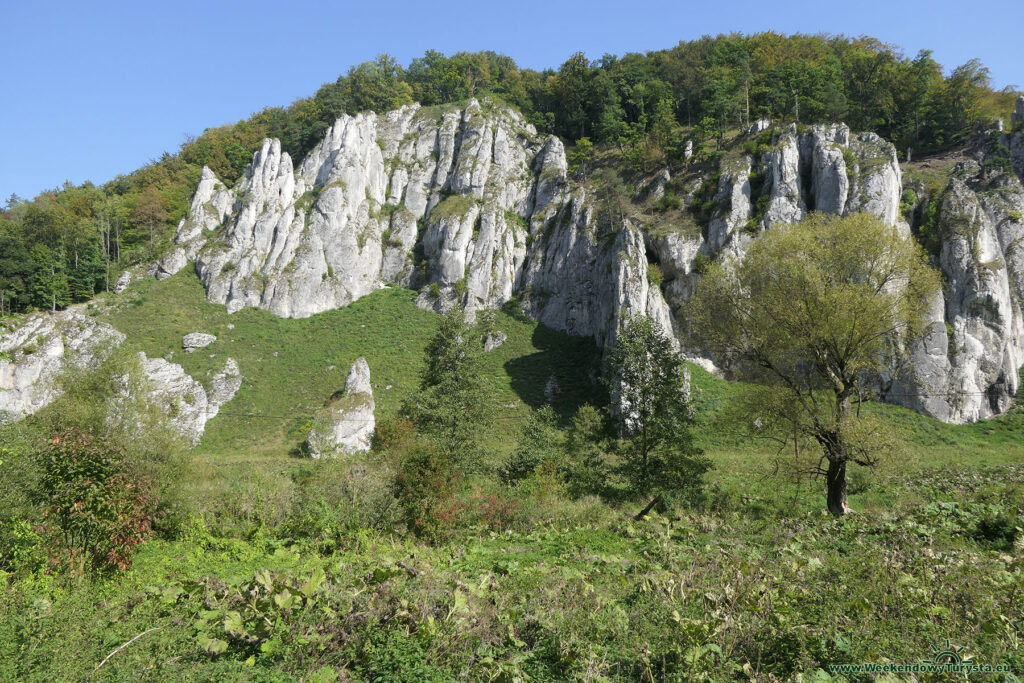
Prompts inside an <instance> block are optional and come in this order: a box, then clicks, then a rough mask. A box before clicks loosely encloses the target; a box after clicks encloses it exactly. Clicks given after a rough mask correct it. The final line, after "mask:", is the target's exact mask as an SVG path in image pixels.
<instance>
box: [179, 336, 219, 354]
mask: <svg viewBox="0 0 1024 683" xmlns="http://www.w3.org/2000/svg"><path fill="white" fill-rule="evenodd" d="M215 341H217V337H216V336H214V335H212V334H207V333H205V332H189V333H188V334H186V335H185V336H184V337H182V338H181V348H183V349H184V350H185V353H192V352H193V351H195V350H197V349H203V348H206V347H207V346H209V345H210V344H212V343H213V342H215Z"/></svg>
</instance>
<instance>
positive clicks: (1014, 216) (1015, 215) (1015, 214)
mask: <svg viewBox="0 0 1024 683" xmlns="http://www.w3.org/2000/svg"><path fill="white" fill-rule="evenodd" d="M1006 217H1007V218H1009V219H1010V220H1011V221H1013V222H1014V223H1020V221H1021V215H1020V211H1017V210H1016V209H1014V210H1012V211H1010V213H1008V214H1006Z"/></svg>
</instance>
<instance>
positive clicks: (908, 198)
mask: <svg viewBox="0 0 1024 683" xmlns="http://www.w3.org/2000/svg"><path fill="white" fill-rule="evenodd" d="M915 206H917V193H916V192H914V191H913V190H911V189H910V188H909V187H908V188H907V189H905V190H903V194H902V196H900V215H901V216H903V217H904V218H908V219H909V218H910V214H911V213H912V212H913V210H914V207H915Z"/></svg>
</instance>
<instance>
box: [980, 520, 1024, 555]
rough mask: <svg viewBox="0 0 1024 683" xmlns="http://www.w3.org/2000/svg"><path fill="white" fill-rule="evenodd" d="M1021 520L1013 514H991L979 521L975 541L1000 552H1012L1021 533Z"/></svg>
mask: <svg viewBox="0 0 1024 683" xmlns="http://www.w3.org/2000/svg"><path fill="white" fill-rule="evenodd" d="M1021 523H1022V522H1021V520H1020V518H1018V517H1017V516H1016V515H1014V514H1012V513H1005V512H1000V513H998V514H989V515H986V516H985V517H982V518H981V519H979V520H978V524H977V526H976V527H975V529H974V534H973V536H974V540H976V541H978V542H979V543H983V544H985V545H990V546H992V547H993V548H996V549H998V550H1011V549H1012V548H1013V542H1014V541H1015V540H1017V534H1018V533H1019V532H1020V525H1021Z"/></svg>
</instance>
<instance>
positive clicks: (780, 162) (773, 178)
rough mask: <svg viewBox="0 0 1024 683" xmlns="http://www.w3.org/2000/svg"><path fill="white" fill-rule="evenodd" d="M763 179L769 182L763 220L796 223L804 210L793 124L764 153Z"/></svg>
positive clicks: (768, 225)
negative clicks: (773, 146) (773, 145)
mask: <svg viewBox="0 0 1024 683" xmlns="http://www.w3.org/2000/svg"><path fill="white" fill-rule="evenodd" d="M765 166H766V167H767V168H766V169H765V174H766V180H765V182H766V183H768V185H769V186H770V188H771V189H770V192H771V194H770V197H771V199H770V200H769V202H768V208H767V209H766V210H765V212H764V219H763V224H764V227H765V228H770V227H771V226H772V224H773V223H796V222H797V221H801V220H803V218H804V216H805V215H806V214H807V206H806V204H805V203H804V189H803V181H802V178H801V175H800V141H799V138H798V137H797V133H796V125H795V124H794V125H793V126H791V127H790V128H789V129H787V130H786V131H785V132H783V133H782V135H781V137H780V138H779V140H778V142H777V143H776V145H775V148H774V149H773V150H772V151H770V152H769V153H768V154H767V159H766V163H765Z"/></svg>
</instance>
